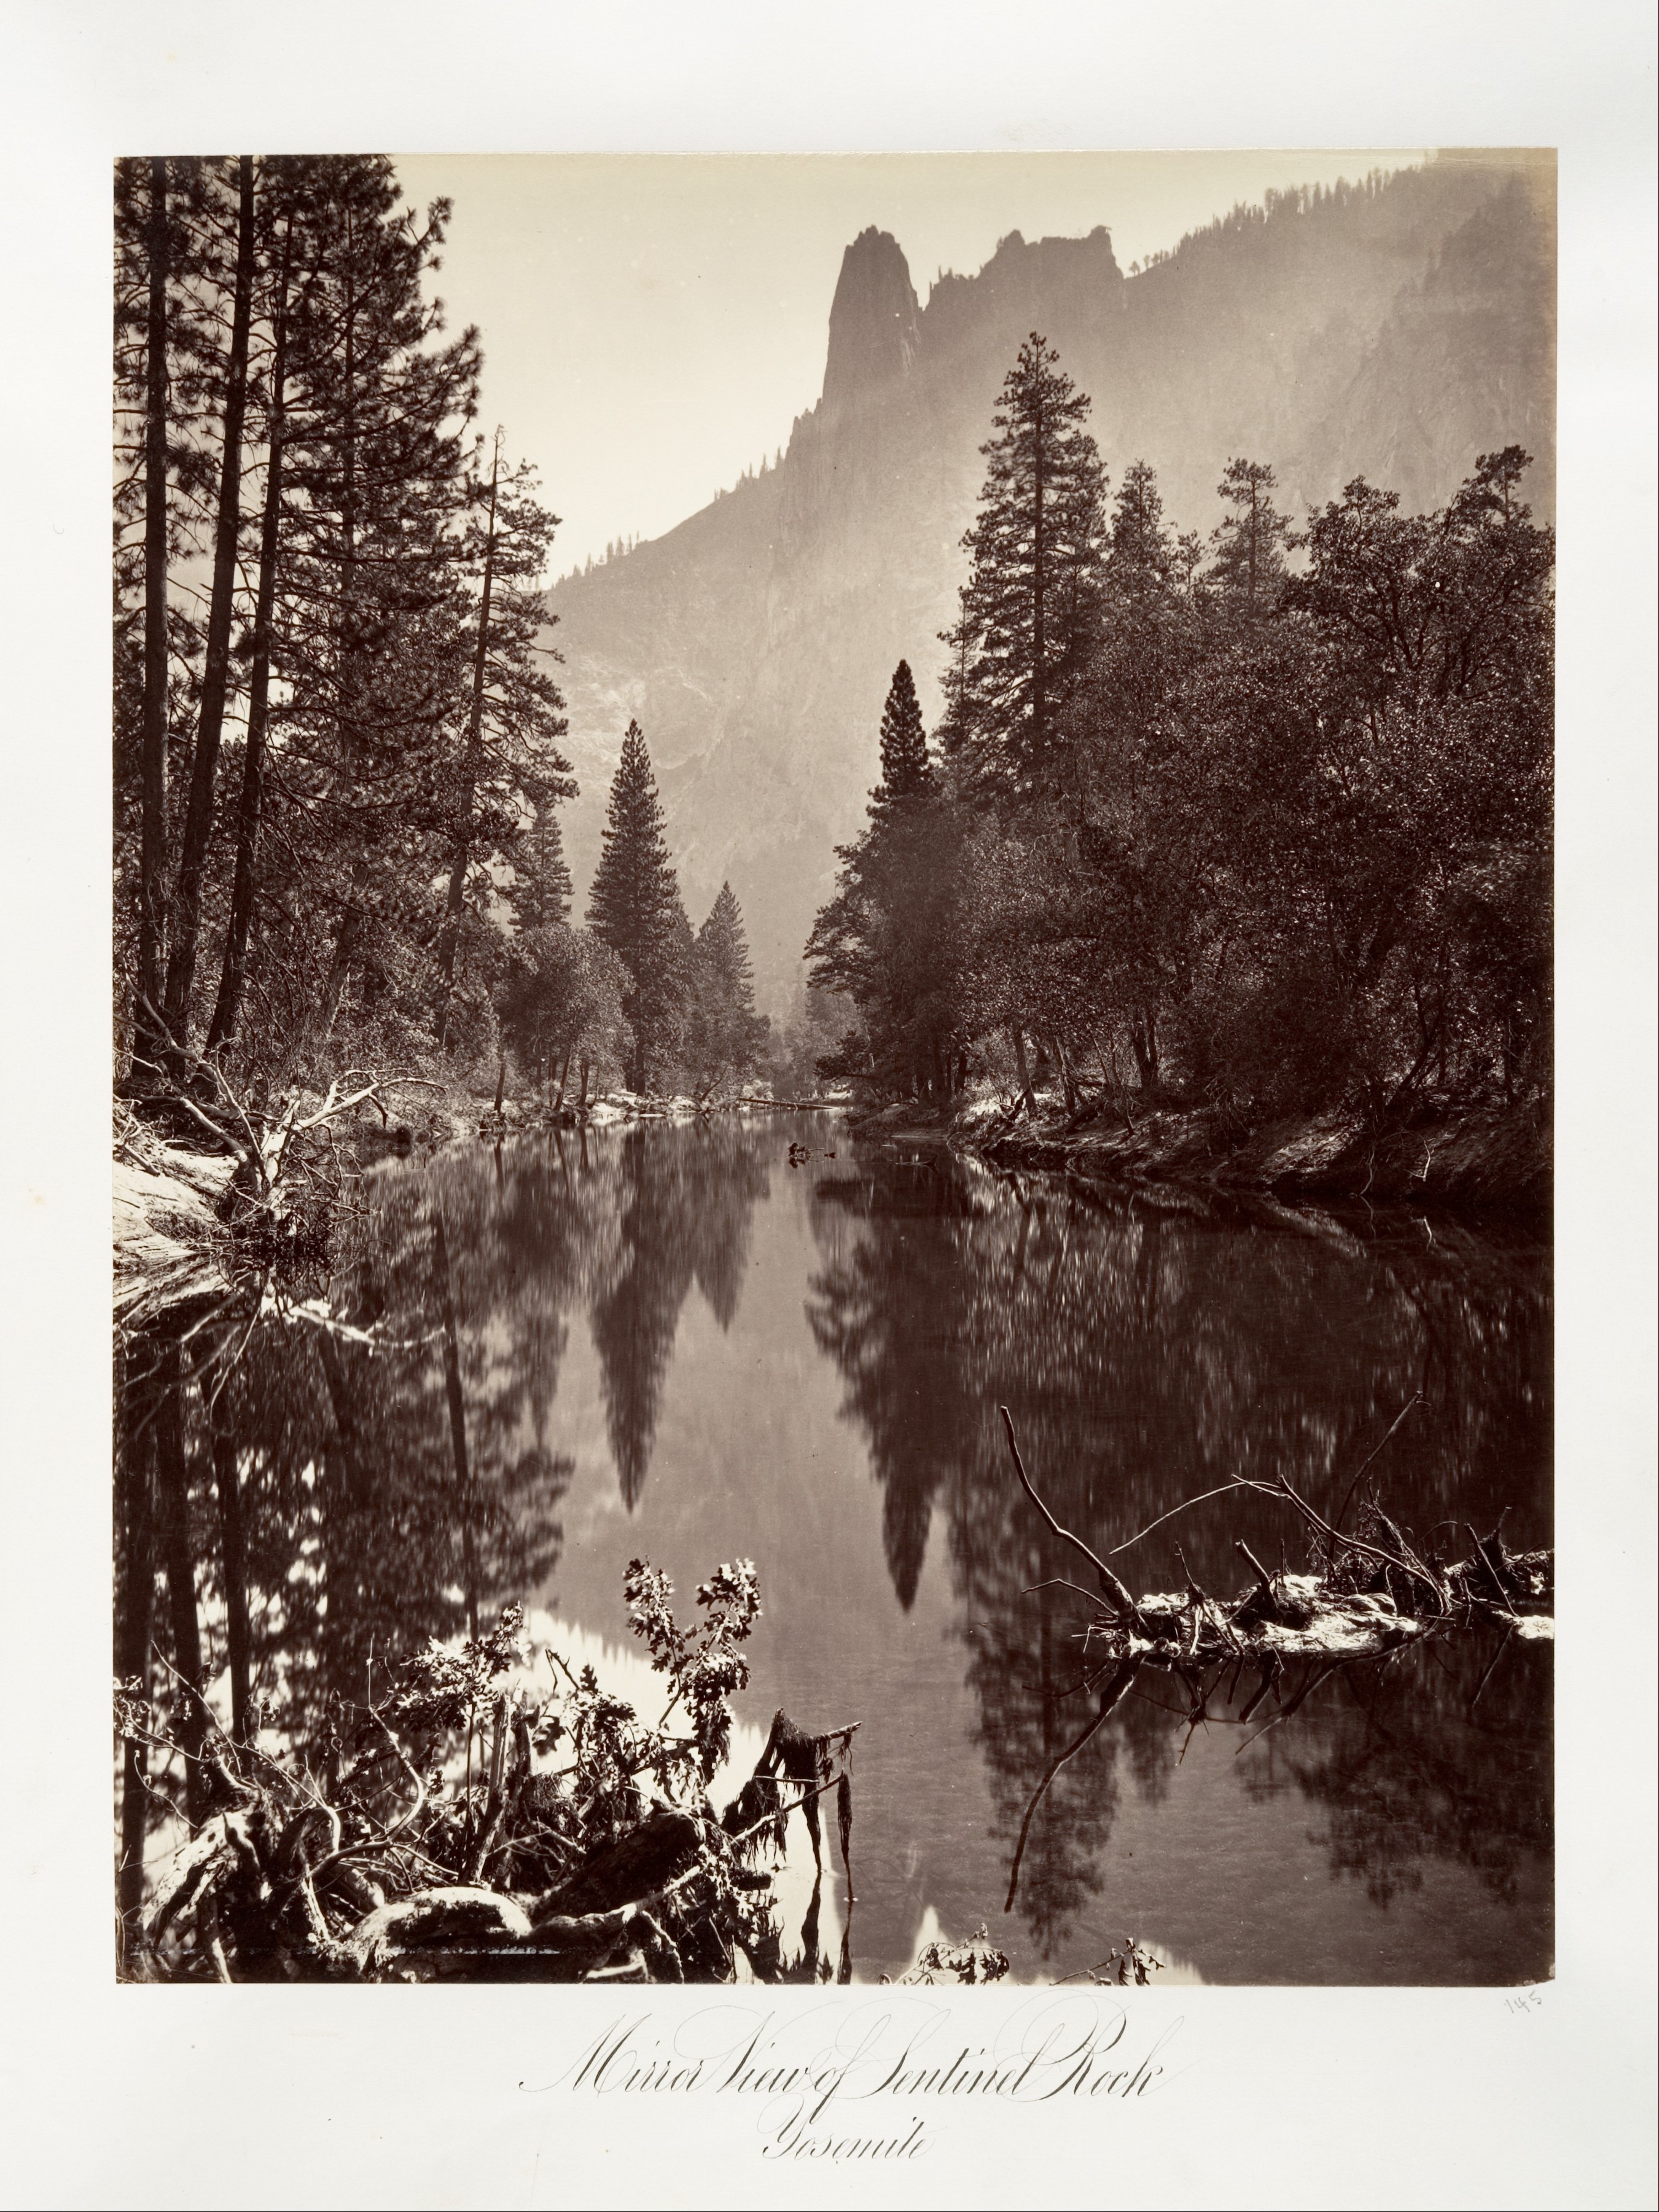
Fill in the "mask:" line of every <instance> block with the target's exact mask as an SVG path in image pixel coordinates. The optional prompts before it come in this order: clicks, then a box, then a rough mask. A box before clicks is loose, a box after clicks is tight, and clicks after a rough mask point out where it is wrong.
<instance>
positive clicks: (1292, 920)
mask: <svg viewBox="0 0 1659 2212" xmlns="http://www.w3.org/2000/svg"><path fill="white" fill-rule="evenodd" d="M1085 406H1086V402H1085V401H1084V400H1083V399H1082V398H1080V396H1079V395H1078V394H1076V393H1074V392H1072V390H1071V388H1070V386H1069V385H1068V384H1067V383H1066V380H1065V378H1064V377H1063V376H1062V375H1061V374H1060V373H1059V371H1058V368H1057V367H1056V365H1055V363H1054V358H1053V356H1052V353H1051V351H1050V350H1049V349H1045V348H1043V347H1042V346H1041V344H1040V343H1038V342H1037V341H1036V340H1035V339H1033V340H1032V341H1030V343H1028V344H1027V345H1026V346H1025V347H1024V348H1022V349H1021V353H1020V357H1019V360H1018V363H1017V364H1016V366H1015V368H1014V369H1013V370H1012V372H1011V373H1010V375H1009V378H1008V380H1007V383H1006V386H1005V391H1004V398H1003V404H1002V407H1001V409H1000V412H999V414H998V416H997V418H996V424H997V428H998V429H999V430H1000V432H1001V434H1002V435H1000V438H999V439H998V440H996V441H994V443H993V444H992V445H991V446H990V447H987V449H986V450H987V453H989V455H990V456H991V460H992V467H991V471H990V474H989V477H988V479H987V485H986V490H985V494H984V504H983V507H982V509H981V517H980V520H979V522H978V524H977V525H976V526H975V530H974V531H973V532H970V533H969V538H968V539H967V541H966V543H967V545H968V547H969V552H970V554H971V556H972V566H971V571H970V574H969V581H968V583H967V585H966V586H964V588H963V618H962V621H961V623H959V624H958V627H957V630H956V631H955V632H953V633H952V634H951V644H952V646H953V647H954V649H955V653H956V659H955V664H954V665H953V667H952V668H951V670H949V671H947V676H946V686H945V716H944V720H943V722H942V725H941V729H940V739H941V757H940V759H939V761H938V762H937V763H935V764H934V765H933V767H931V768H930V767H929V766H928V765H927V753H926V750H925V749H924V748H922V747H921V746H920V745H919V742H918V739H919V727H918V725H919V717H918V716H917V715H916V714H915V708H914V705H913V703H912V696H911V695H912V687H911V686H910V684H909V682H908V669H905V668H901V669H900V671H898V673H897V676H896V678H895V684H894V691H893V695H892V696H891V698H890V701H889V704H888V713H887V716H886V717H885V718H884V725H883V738H882V762H883V769H882V774H883V781H882V782H881V784H880V785H879V786H878V788H877V790H876V791H875V792H874V793H872V804H871V808H870V818H869V823H868V826H867V827H866V830H865V833H864V835H863V836H861V837H860V839H859V840H858V841H857V842H855V843H854V844H853V845H851V846H848V847H847V848H843V849H842V852H841V854H840V859H841V862H842V866H841V872H840V875H839V877H838V878H837V881H836V890H835V893H834V895H833V896H832V897H831V898H830V900H829V902H827V903H826V905H825V906H824V907H823V910H822V911H821V913H820V914H819V915H818V918H817V924H816V926H815V927H814V930H813V933H812V936H811V940H810V942H809V945H808V947H807V957H808V959H809V961H810V962H811V976H812V981H813V982H814V984H815V985H816V986H817V987H820V988H822V989H824V990H828V991H830V992H834V993H837V994H842V996H843V997H846V998H850V1000H852V1003H853V1006H854V1009H855V1010H856V1013H857V1017H858V1018H857V1021H856V1023H855V1024H854V1025H853V1027H852V1028H851V1029H850V1030H848V1035H847V1036H846V1038H845V1040H844V1042H843V1043H842V1046H841V1048H839V1049H838V1050H836V1051H835V1052H832V1053H829V1054H823V1055H821V1057H820V1062H819V1064H820V1066H821V1067H822V1069H823V1071H824V1072H825V1073H836V1074H842V1075H852V1076H856V1077H859V1078H861V1079H864V1080H865V1081H866V1082H867V1083H868V1084H869V1085H872V1086H873V1087H874V1088H875V1089H877V1090H878V1091H886V1092H887V1093H888V1094H889V1095H898V1094H902V1093H904V1092H908V1091H930V1092H931V1091H940V1090H942V1091H945V1093H947V1094H948V1092H949V1091H950V1090H951V1088H952V1087H954V1083H955V1081H956V1080H957V1079H959V1077H960V1074H961V1073H962V1072H963V1069H964V1068H965V1067H966V1066H967V1065H969V1063H972V1064H975V1065H977V1066H979V1067H981V1068H994V1069H995V1070H996V1071H997V1072H999V1073H1001V1074H1002V1075H1003V1076H1004V1077H1005V1079H1006V1076H1007V1075H1008V1074H1010V1073H1012V1076H1013V1078H1014V1079H1015V1081H1016V1083H1017V1085H1018V1088H1019V1089H1021V1090H1022V1091H1024V1095H1025V1097H1026V1099H1027V1101H1028V1102H1033V1086H1034V1084H1036V1083H1037V1082H1041V1081H1045V1080H1048V1079H1051V1078H1052V1079H1054V1080H1056V1081H1057V1083H1058V1085H1059V1087H1060V1089H1061V1091H1063V1093H1064V1097H1065V1102H1066V1108H1067V1109H1068V1110H1069V1111H1071V1112H1072V1113H1073V1114H1076V1113H1078V1112H1079V1111H1082V1110H1084V1109H1085V1106H1086V1104H1087V1102H1088V1099H1089V1096H1090V1094H1091V1092H1093V1093H1095V1094H1096V1096H1097V1097H1099V1095H1100V1094H1102V1093H1104V1094H1107V1095H1108V1096H1109V1097H1111V1098H1112V1099H1113V1100H1114V1101H1117V1102H1121V1100H1122V1098H1123V1097H1124V1096H1125V1095H1126V1094H1127V1093H1129V1092H1131V1091H1139V1093H1140V1094H1141V1095H1142V1096H1143V1097H1156V1096H1158V1095H1170V1096H1174V1097H1180V1098H1182V1099H1183V1100H1185V1101H1186V1102H1187V1103H1194V1104H1200V1103H1211V1104H1214V1105H1216V1106H1218V1107H1219V1108H1221V1109H1225V1112H1226V1113H1227V1114H1229V1115H1231V1114H1232V1113H1235V1112H1239V1113H1243V1115H1245V1116H1246V1117H1247V1118H1248V1117H1250V1116H1257V1117H1259V1116H1260V1115H1262V1114H1264V1113H1272V1112H1277V1111H1283V1110H1287V1109H1288V1110H1296V1111H1312V1110H1316V1109H1324V1108H1329V1107H1337V1106H1340V1107H1343V1108H1346V1109H1351V1110H1352V1111H1355V1112H1358V1114H1360V1115H1362V1116H1363V1117H1364V1118H1365V1119H1366V1120H1368V1121H1370V1122H1371V1123H1372V1124H1373V1125H1376V1124H1378V1123H1380V1122H1383V1121H1390V1120H1392V1119H1395V1118H1396V1117H1399V1116H1402V1115H1410V1114H1412V1113H1413V1112H1414V1111H1416V1110H1417V1109H1419V1107H1422V1106H1425V1105H1428V1106H1433V1105H1435V1104H1436V1103H1440V1104H1447V1103H1454V1102H1464V1103H1481V1102H1485V1103H1492V1104H1498V1105H1508V1104H1510V1103H1516V1102H1518V1101H1522V1100H1531V1101H1536V1100H1537V1099H1538V1098H1540V1097H1541V1096H1542V1095H1543V1094H1544V1093H1545V1092H1546V1091H1547V1085H1548V1083H1549V1078H1550V1031H1551V1003H1550V920H1549V882H1550V854H1551V834H1552V832H1551V820H1552V817H1551V760H1552V744H1553V704H1552V702H1553V595H1552V578H1553V563H1554V542H1553V535H1552V533H1551V532H1548V531H1547V530H1545V529H1542V528H1541V527H1540V526H1537V525H1536V524H1534V521H1533V520H1532V518H1531V515H1530V513H1529V511H1528V507H1527V506H1526V503H1525V501H1524V499H1523V498H1522V489H1521V487H1522V482H1523V479H1524V475H1525V471H1526V469H1527V467H1528V455H1527V454H1525V453H1523V452H1522V450H1521V449H1520V448H1519V447H1514V446H1510V447H1504V448H1503V449H1501V450H1499V451H1497V452H1494V453H1486V454H1482V455H1480V456H1479V457H1478V459H1477V460H1476V463H1475V466H1474V473H1473V474H1472V475H1471V476H1470V477H1469V478H1468V481H1467V483H1465V484H1464V485H1463V486H1462V489H1461V490H1460V491H1459V492H1458V493H1457V494H1456V495H1455V497H1454V498H1453V499H1452V500H1450V501H1449V502H1448V503H1447V505H1446V506H1445V507H1443V508H1442V509H1440V510H1438V511H1437V512H1436V513H1429V514H1419V515H1407V514H1405V513H1402V512H1401V505H1400V501H1399V499H1398V497H1397V495H1395V494H1394V493H1393V492H1390V491H1387V490H1383V489H1377V488H1376V487H1375V486H1373V485H1370V484H1369V483H1365V482H1364V481H1363V480H1361V479H1356V480H1355V482H1353V483H1351V484H1350V485H1348V487H1347V488H1346V491H1345V492H1344V495H1343V496H1342V498H1341V499H1340V500H1335V501H1330V502H1329V503H1328V505H1327V506H1326V507H1324V508H1323V509H1322V510H1321V511H1319V512H1317V513H1314V514H1312V515H1310V517H1309V518H1308V521H1307V525H1306V527H1305V529H1304V530H1302V531H1294V530H1292V529H1291V526H1290V525H1289V523H1288V522H1287V520H1285V517H1284V516H1283V515H1281V514H1280V513H1279V512H1278V510H1277V509H1276V507H1275V506H1274V504H1273V489H1274V483H1273V471H1272V469H1271V468H1270V467H1268V466H1267V465H1266V464H1264V463H1261V462H1259V461H1255V460H1251V459H1243V458H1235V459H1232V460H1231V461H1230V462H1229V464H1228V465H1227V469H1226V471H1225V476H1224V477H1223V479H1222V482H1221V483H1220V485H1219V486H1218V493H1219V495H1220V497H1221V499H1222V501H1224V503H1225V510H1226V511H1225V515H1224V519H1223V520H1222V522H1221V523H1220V524H1219V526H1218V528H1217V529H1216V530H1215V532H1213V533H1212V539H1211V541H1210V557H1209V558H1208V560H1207V561H1206V553H1205V549H1204V546H1203V544H1202V542H1201V541H1200V538H1198V537H1197V536H1195V535H1188V536H1185V537H1182V538H1176V536H1175V535H1174V534H1173V533H1172V532H1171V531H1170V528H1169V526H1168V525H1167V524H1166V522H1165V520H1164V513H1163V507H1162V501H1161V500H1160V498H1159V495H1158V485H1157V482H1156V479H1155V477H1154V475H1153V472H1152V470H1151V468H1150V467H1148V466H1147V465H1146V463H1144V462H1141V461H1137V462H1135V463H1133V465H1131V466H1130V467H1129V468H1128V469H1127V471H1126V472H1125V474H1124V477H1123V480H1122V483H1121V488H1120V489H1119V491H1118V493H1117V495H1116V498H1115V501H1114V503H1113V506H1112V510H1111V513H1110V517H1109V521H1108V520H1103V517H1102V513H1101V502H1102V492H1103V477H1102V476H1101V472H1100V470H1099V467H1098V464H1097V461H1096V460H1095V459H1094V456H1093V450H1092V447H1091V445H1090V444H1089V441H1088V437H1087V433H1086V432H1085V430H1084V429H1083V428H1082V419H1083V414H1084V410H1085ZM1061 577H1064V578H1065V579H1066V582H1065V587H1064V590H1063V591H1061V590H1060V584H1059V581H1058V579H1060V578H1061ZM1054 592H1060V598H1059V599H1058V600H1054V599H1053V597H1052V595H1053V594H1054ZM1056 610H1058V611H1056ZM1039 635H1040V636H1041V640H1042V651H1041V653H1039V651H1038V649H1037V648H1038V639H1039ZM1005 1041H1006V1046H1007V1047H1008V1048H1011V1059H1010V1058H1006V1057H1005V1056H1004V1042H1005ZM1028 1047H1029V1048H1031V1050H1028ZM1033 1051H1034V1053H1035V1058H1033V1057H1032V1052H1033ZM1034 1071H1035V1072H1034ZM1110 1110H1112V1111H1117V1110H1119V1108H1118V1105H1117V1104H1116V1103H1115V1104H1114V1105H1113V1106H1112V1107H1111V1109H1110Z"/></svg>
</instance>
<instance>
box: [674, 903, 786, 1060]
mask: <svg viewBox="0 0 1659 2212" xmlns="http://www.w3.org/2000/svg"><path fill="white" fill-rule="evenodd" d="M770 1030H771V1024H770V1023H769V1021H768V1020H767V1019H766V1018H765V1017H764V1016H763V1015H761V1014H757V1012H755V983H754V974H753V970H752V969H751V968H750V963H749V944H748V940H747V939H746V938H745V936H744V927H743V910H742V908H740V907H739V906H738V902H737V898H736V896H735V895H734V894H733V892H732V886H731V884H721V885H720V896H719V897H718V898H717V899H716V900H715V901H714V906H713V907H712V908H711V909H710V911H709V915H708V920H707V921H705V922H704V923H703V926H702V928H701V929H700V930H699V931H698V932H697V939H696V947H695V949H694V952H693V958H692V988H691V994H690V1009H689V1020H688V1024H687V1033H686V1041H685V1060H686V1065H687V1067H688V1069H689V1070H690V1074H691V1078H692V1080H693V1082H694V1083H695V1084H696V1086H697V1088H698V1090H699V1091H701V1092H702V1093H703V1094H704V1095H705V1096H706V1095H707V1093H708V1091H712V1090H713V1089H714V1086H715V1085H717V1084H719V1083H729V1082H739V1081H741V1080H742V1079H743V1078H744V1076H747V1075H752V1074H753V1073H754V1072H755V1070H756V1069H757V1067H758V1066H759V1065H760V1055H761V1052H762V1049H763V1046H764V1044H765V1042H766V1040H767V1037H768V1036H769V1033H770Z"/></svg>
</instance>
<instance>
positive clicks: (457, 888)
mask: <svg viewBox="0 0 1659 2212" xmlns="http://www.w3.org/2000/svg"><path fill="white" fill-rule="evenodd" d="M500 472H501V438H500V435H499V434H498V435H497V436H496V441H495V458H494V459H493V460H492V461H491V463H490V467H489V521H488V523H487V524H486V526H485V531H484V569H483V593H482V595H481V597H480V599H479V602H478V642H477V648H476V650H475V651H474V653H473V655H472V703H471V708H470V709H469V710H468V714H467V718H466V753H465V758H464V760H463V763H462V767H461V788H460V793H459V801H458V804H457V807H456V821H455V849H454V854H453V858H452V860H451V861H450V864H449V891H448V895H447V897H446V898H445V900H444V919H443V927H441V929H440V931H439V933H438V980H439V983H440V985H441V989H442V992H443V994H444V996H445V998H446V999H447V996H448V994H449V991H450V988H451V987H452V985H453V982H454V980H455V946H456V944H457V942H458V941H459V937H460V933H461V914H462V910H463V908H465V903H466V877H467V870H468V869H469V868H470V867H471V864H472V808H473V803H474V801H475V799H476V798H477V790H478V776H479V774H480V772H481V771H482V769H483V710H484V690H485V686H486V684H487V682H488V678H489V601H490V594H491V592H492V590H493V588H494V586H495V485H496V482H497V479H498V477H499V476H500Z"/></svg>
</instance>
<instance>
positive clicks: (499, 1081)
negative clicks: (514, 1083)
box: [495, 1053, 507, 1114]
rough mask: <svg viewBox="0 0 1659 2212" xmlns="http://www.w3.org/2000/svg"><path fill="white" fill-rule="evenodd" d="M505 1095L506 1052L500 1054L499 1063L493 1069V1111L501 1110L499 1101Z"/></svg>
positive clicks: (498, 1111)
mask: <svg viewBox="0 0 1659 2212" xmlns="http://www.w3.org/2000/svg"><path fill="white" fill-rule="evenodd" d="M506 1096H507V1054H505V1053H502V1054H501V1065H500V1066H498V1067H497V1068H496V1070H495V1111H496V1112H497V1113H498V1114H499V1113H500V1112H501V1101H502V1099H503V1098H505V1097H506Z"/></svg>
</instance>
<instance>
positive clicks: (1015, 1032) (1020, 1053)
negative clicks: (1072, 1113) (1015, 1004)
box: [1008, 1022, 1036, 1114]
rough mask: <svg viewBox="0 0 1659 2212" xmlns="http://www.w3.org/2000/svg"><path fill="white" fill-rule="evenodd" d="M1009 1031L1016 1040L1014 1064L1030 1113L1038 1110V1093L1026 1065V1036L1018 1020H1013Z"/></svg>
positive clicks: (1026, 1106)
mask: <svg viewBox="0 0 1659 2212" xmlns="http://www.w3.org/2000/svg"><path fill="white" fill-rule="evenodd" d="M1008 1033H1009V1035H1010V1036H1012V1038H1013V1041H1014V1066H1016V1068H1018V1071H1019V1095H1020V1097H1022V1098H1023V1099H1024V1101H1025V1110H1026V1112H1027V1113H1028V1114H1035V1113H1036V1092H1035V1091H1033V1090H1032V1089H1031V1079H1030V1074H1029V1073H1027V1071H1026V1066H1025V1038H1024V1032H1023V1031H1022V1030H1021V1029H1020V1026H1019V1024H1018V1022H1011V1023H1010V1024H1009V1025H1008Z"/></svg>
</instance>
